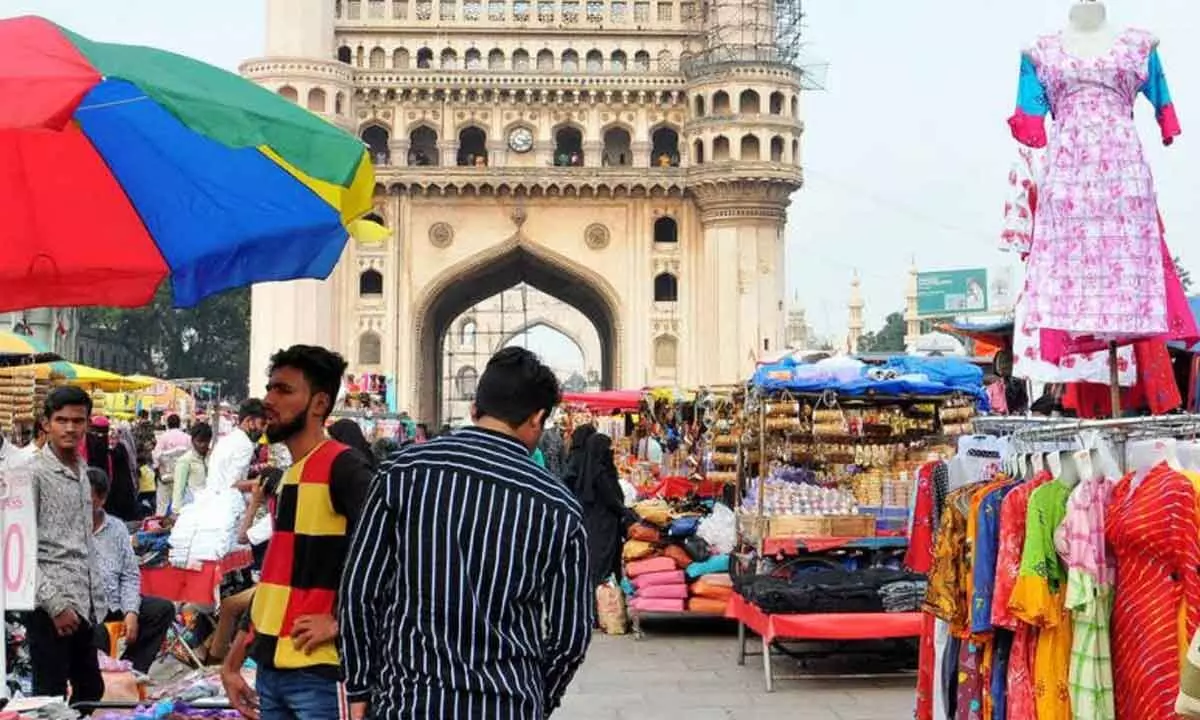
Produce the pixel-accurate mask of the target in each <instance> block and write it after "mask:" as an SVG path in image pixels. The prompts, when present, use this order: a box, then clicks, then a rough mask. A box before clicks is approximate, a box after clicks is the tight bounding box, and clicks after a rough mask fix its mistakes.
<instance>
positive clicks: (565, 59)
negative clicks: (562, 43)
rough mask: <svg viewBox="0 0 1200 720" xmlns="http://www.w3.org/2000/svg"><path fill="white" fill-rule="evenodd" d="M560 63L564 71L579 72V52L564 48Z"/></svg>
mask: <svg viewBox="0 0 1200 720" xmlns="http://www.w3.org/2000/svg"><path fill="white" fill-rule="evenodd" d="M559 65H560V67H561V68H562V71H563V72H579V53H577V52H575V51H574V50H570V49H568V50H564V51H563V54H562V59H561V60H560V61H559Z"/></svg>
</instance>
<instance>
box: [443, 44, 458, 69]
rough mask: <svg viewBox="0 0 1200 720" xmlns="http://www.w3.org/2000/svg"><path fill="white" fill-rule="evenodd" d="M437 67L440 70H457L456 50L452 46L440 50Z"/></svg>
mask: <svg viewBox="0 0 1200 720" xmlns="http://www.w3.org/2000/svg"><path fill="white" fill-rule="evenodd" d="M438 67H439V68H441V69H442V70H457V69H458V52H457V51H455V49H454V48H446V49H445V50H442V54H441V58H440V59H439V62H438Z"/></svg>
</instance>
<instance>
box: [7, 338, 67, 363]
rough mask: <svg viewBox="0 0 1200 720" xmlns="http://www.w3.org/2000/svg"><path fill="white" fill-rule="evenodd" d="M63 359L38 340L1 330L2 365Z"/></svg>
mask: <svg viewBox="0 0 1200 720" xmlns="http://www.w3.org/2000/svg"><path fill="white" fill-rule="evenodd" d="M56 360H62V357H61V356H60V355H59V354H58V353H54V352H50V350H49V348H47V347H46V346H45V345H43V344H42V343H41V342H39V341H38V340H35V339H34V338H31V337H29V336H27V335H19V334H17V333H14V332H7V331H5V332H0V367H14V366H17V365H36V364H38V363H48V362H54V361H56Z"/></svg>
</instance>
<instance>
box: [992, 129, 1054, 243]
mask: <svg viewBox="0 0 1200 720" xmlns="http://www.w3.org/2000/svg"><path fill="white" fill-rule="evenodd" d="M1044 167H1045V158H1044V157H1043V156H1042V154H1041V153H1038V155H1037V156H1036V157H1035V156H1034V153H1033V151H1032V150H1030V149H1029V148H1027V147H1021V148H1018V149H1017V159H1016V160H1015V161H1013V167H1012V170H1010V171H1009V173H1008V199H1007V200H1006V201H1005V203H1004V230H1003V231H1002V232H1001V233H1000V249H1001V250H1007V251H1009V252H1016V253H1021V255H1025V254H1027V253H1028V252H1029V250H1030V248H1031V247H1032V246H1033V217H1034V214H1035V213H1036V211H1037V178H1039V177H1041V175H1042V169H1043V168H1044Z"/></svg>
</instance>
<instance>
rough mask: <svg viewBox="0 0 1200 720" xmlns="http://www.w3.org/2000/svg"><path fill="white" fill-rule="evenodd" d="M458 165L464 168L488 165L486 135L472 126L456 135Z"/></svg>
mask: <svg viewBox="0 0 1200 720" xmlns="http://www.w3.org/2000/svg"><path fill="white" fill-rule="evenodd" d="M458 164H459V165H460V166H466V167H483V166H485V165H487V164H488V150H487V133H485V132H484V131H483V130H481V129H480V128H477V127H474V126H471V127H466V128H463V129H462V131H461V132H459V133H458Z"/></svg>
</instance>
